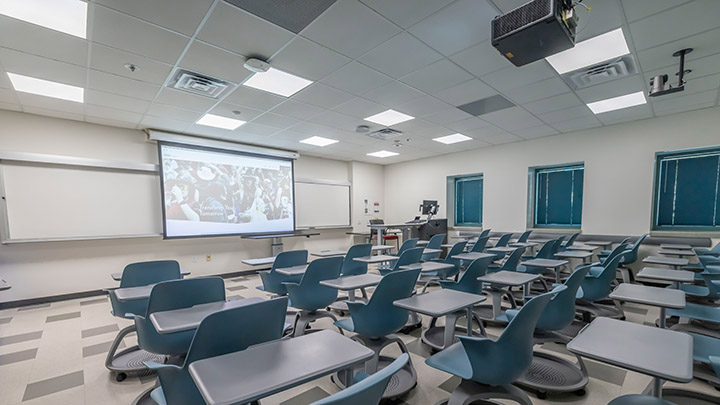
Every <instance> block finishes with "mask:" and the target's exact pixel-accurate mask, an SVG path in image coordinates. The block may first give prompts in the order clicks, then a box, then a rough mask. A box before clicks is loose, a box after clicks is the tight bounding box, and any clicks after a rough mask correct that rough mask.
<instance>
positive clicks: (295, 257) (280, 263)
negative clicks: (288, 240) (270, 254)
mask: <svg viewBox="0 0 720 405" xmlns="http://www.w3.org/2000/svg"><path fill="white" fill-rule="evenodd" d="M307 262H308V251H307V250H290V251H287V252H280V253H278V255H277V256H275V261H274V262H273V265H272V268H271V269H270V272H272V273H275V269H284V268H286V267H293V266H300V265H303V264H307Z"/></svg>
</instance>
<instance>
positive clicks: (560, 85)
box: [505, 77, 570, 104]
mask: <svg viewBox="0 0 720 405" xmlns="http://www.w3.org/2000/svg"><path fill="white" fill-rule="evenodd" d="M568 91H570V88H569V87H568V85H567V84H565V82H564V81H563V80H562V79H560V78H559V77H551V78H550V79H545V80H543V81H540V82H537V83H533V84H528V85H527V86H523V87H518V88H515V89H511V90H508V91H506V92H505V95H506V96H507V97H508V98H510V99H511V100H512V101H514V102H516V103H519V104H525V103H530V102H533V101H536V100H541V99H544V98H548V97H552V96H556V95H558V94H563V93H567V92H568Z"/></svg>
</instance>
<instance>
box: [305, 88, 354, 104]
mask: <svg viewBox="0 0 720 405" xmlns="http://www.w3.org/2000/svg"><path fill="white" fill-rule="evenodd" d="M353 97H354V96H353V95H352V94H350V93H346V92H344V91H342V90H338V89H335V88H333V87H330V86H327V85H324V84H322V83H313V84H311V85H310V86H308V87H306V88H305V89H303V90H302V91H300V92H299V93H297V94H295V95H294V96H293V97H292V98H293V100H297V101H302V102H304V103H308V104H312V105H316V106H318V107H323V108H335V107H337V106H339V105H340V104H342V103H344V102H346V101H349V100H351V99H352V98H353Z"/></svg>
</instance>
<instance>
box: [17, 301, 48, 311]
mask: <svg viewBox="0 0 720 405" xmlns="http://www.w3.org/2000/svg"><path fill="white" fill-rule="evenodd" d="M49 306H50V303H49V302H46V303H44V304H35V305H28V306H26V307H21V308H18V311H29V310H31V309H38V308H47V307H49Z"/></svg>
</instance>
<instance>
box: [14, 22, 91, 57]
mask: <svg viewBox="0 0 720 405" xmlns="http://www.w3.org/2000/svg"><path fill="white" fill-rule="evenodd" d="M0 47H6V48H11V49H16V50H21V51H23V52H27V53H31V54H34V55H39V56H43V57H45V58H50V59H55V60H59V61H62V62H67V63H72V64H75V65H80V66H85V65H86V64H87V47H88V42H87V41H86V40H84V39H82V38H78V37H76V36H74V35H68V34H63V33H60V32H58V31H55V30H51V29H49V28H44V27H41V26H39V25H35V24H30V23H26V22H24V21H20V20H16V19H14V18H10V17H6V16H4V15H0Z"/></svg>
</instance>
